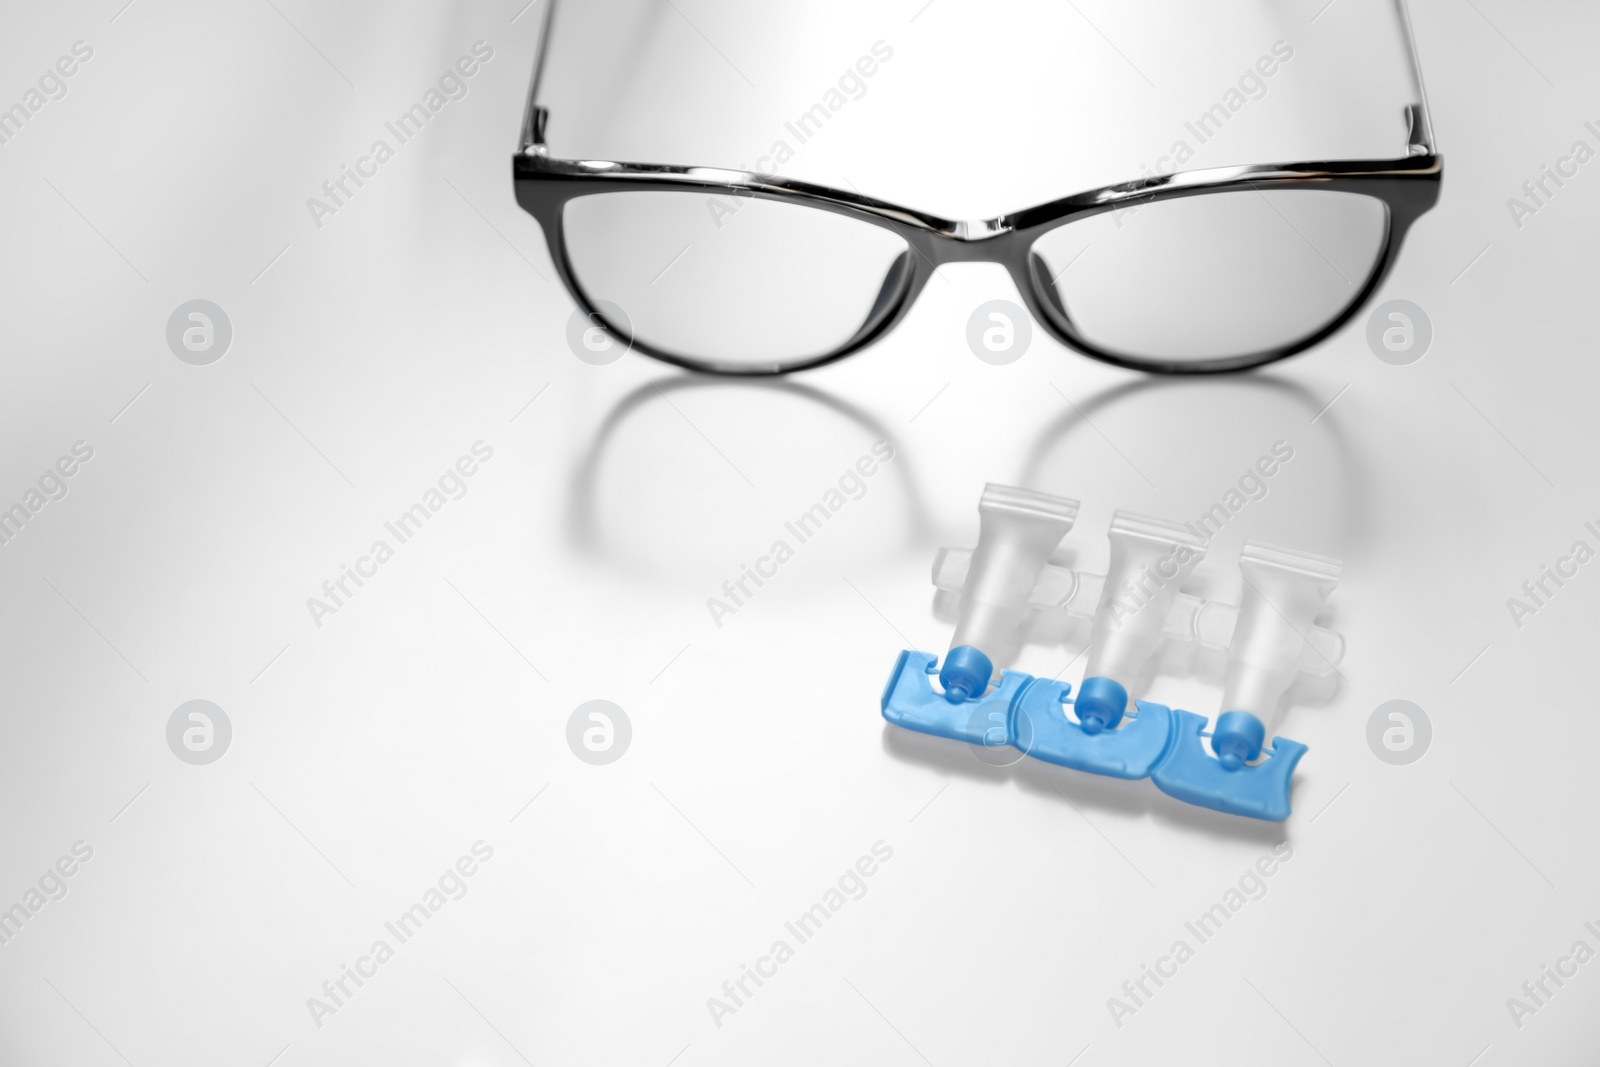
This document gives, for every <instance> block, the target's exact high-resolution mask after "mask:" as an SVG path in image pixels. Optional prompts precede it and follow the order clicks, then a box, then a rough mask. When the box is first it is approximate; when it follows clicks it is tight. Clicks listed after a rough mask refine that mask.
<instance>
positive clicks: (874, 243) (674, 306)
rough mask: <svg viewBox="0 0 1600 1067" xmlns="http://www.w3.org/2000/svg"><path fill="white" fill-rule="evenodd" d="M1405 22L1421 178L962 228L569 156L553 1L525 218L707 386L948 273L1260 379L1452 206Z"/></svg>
mask: <svg viewBox="0 0 1600 1067" xmlns="http://www.w3.org/2000/svg"><path fill="white" fill-rule="evenodd" d="M1395 7H1396V9H1397V14H1398V16H1399V23H1400V30H1401V33H1402V34H1403V36H1404V38H1405V44H1406V52H1407V55H1408V58H1409V61H1410V64H1411V73H1412V82H1413V85H1414V87H1415V89H1416V99H1417V102H1416V103H1413V104H1410V105H1408V106H1407V107H1406V109H1405V117H1406V120H1407V125H1408V127H1409V136H1408V139H1407V151H1406V154H1405V155H1404V156H1403V157H1400V158H1396V159H1380V160H1338V161H1331V162H1309V163H1276V164H1266V165H1254V166H1235V167H1215V168H1208V169H1203V170H1188V171H1177V172H1175V173H1170V174H1161V175H1147V176H1145V177H1143V178H1140V179H1138V180H1136V181H1131V182H1124V183H1122V184H1120V185H1111V186H1106V187H1103V188H1099V189H1091V190H1089V191H1088V192H1082V193H1077V194H1075V195H1072V196H1068V197H1065V198H1063V199H1060V200H1055V201H1052V202H1050V203H1047V204H1041V205H1039V206H1037V207H1031V208H1026V209H1024V210H1022V211H1018V212H1015V213H1013V214H1009V215H1002V216H1000V217H998V218H993V219H984V220H981V221H966V222H961V221H952V220H949V219H942V218H938V217H936V216H933V215H928V214H924V213H923V212H920V211H914V210H912V209H910V208H904V207H899V206H897V205H894V204H890V203H886V202H884V201H882V200H875V199H873V198H871V197H867V196H862V195H859V194H857V193H853V192H844V191H841V190H838V189H831V188H828V187H826V186H821V185H814V184H811V183H809V182H802V181H794V180H791V179H788V178H781V177H777V176H774V175H771V174H759V173H753V172H748V171H740V170H724V169H718V168H713V167H680V166H667V165H661V164H644V163H615V162H606V161H598V160H574V159H557V158H554V157H552V156H551V155H550V153H549V149H548V147H547V145H546V142H545V128H546V125H547V123H548V120H549V112H548V111H547V110H546V109H545V108H543V107H540V106H539V105H538V95H539V75H540V72H541V70H542V68H543V65H544V55H545V51H546V49H547V47H548V43H549V39H550V31H551V27H552V23H553V13H554V9H555V0H549V3H548V4H547V5H546V8H545V27H544V30H543V33H542V36H541V40H540V45H539V48H540V52H539V57H538V59H537V61H536V65H535V69H534V76H533V87H532V89H531V90H530V94H529V101H528V110H527V115H526V118H525V120H524V123H523V133H522V141H521V146H520V148H519V150H518V152H517V154H516V156H515V157H514V158H513V176H514V179H515V185H516V194H517V202H518V203H519V204H521V205H522V207H523V209H524V210H526V211H527V212H528V213H529V214H531V215H533V217H534V218H535V219H537V220H538V222H539V225H540V227H541V229H543V231H544V235H545V240H546V241H547V243H548V244H549V247H550V251H551V257H552V259H553V260H554V262H555V265H556V270H557V271H558V272H559V274H560V275H561V280H562V281H563V282H564V283H565V285H566V287H567V289H568V291H569V292H570V293H571V294H572V298H573V300H575V301H576V302H577V304H578V306H579V307H580V308H581V309H582V310H583V311H584V312H585V313H586V314H587V315H588V316H589V317H590V319H591V320H592V321H593V322H594V323H596V324H597V325H600V326H603V327H604V328H605V329H606V330H607V331H608V332H609V333H610V334H611V335H612V336H614V337H615V338H616V339H617V340H618V341H620V342H623V343H626V344H628V345H629V346H631V347H632V348H634V349H637V350H638V351H640V352H642V353H644V354H645V355H648V356H652V357H654V358H656V359H659V360H662V361H664V362H667V363H672V364H675V365H677V366H680V367H687V368H689V369H691V370H696V371H704V372H707V373H712V374H728V375H770V374H785V373H789V372H792V371H799V370H806V369H809V368H811V367H819V366H822V365H823V364H826V363H832V362H833V361H835V360H838V359H843V358H844V357H845V356H848V355H851V354H852V353H854V352H857V351H859V350H860V349H862V348H864V347H865V346H867V345H869V344H871V343H872V342H874V341H876V340H877V339H879V338H880V337H882V336H883V335H884V334H886V333H888V332H889V331H890V330H891V329H893V328H894V327H895V326H896V325H898V324H899V323H900V321H901V320H902V319H904V318H905V317H906V314H907V313H908V312H909V311H910V309H911V306H912V304H913V303H914V302H915V301H916V298H917V296H918V294H919V293H921V291H922V288H923V286H925V285H926V284H927V283H928V280H929V279H930V278H931V277H932V276H933V272H934V271H935V270H936V269H937V268H938V267H939V266H941V265H943V264H946V263H970V262H986V263H998V264H1000V265H1002V266H1004V267H1005V268H1006V270H1008V271H1009V272H1010V274H1011V277H1012V279H1013V280H1014V281H1015V283H1016V286H1017V291H1018V292H1019V293H1021V294H1022V298H1023V301H1024V303H1025V304H1026V305H1027V308H1028V311H1029V312H1030V313H1031V314H1032V315H1033V317H1034V319H1035V320H1037V321H1038V322H1039V323H1040V324H1042V325H1043V326H1044V328H1045V329H1047V330H1048V331H1049V332H1050V333H1051V334H1052V335H1053V336H1055V337H1056V338H1057V339H1058V340H1060V341H1061V342H1062V343H1063V344H1065V345H1067V346H1069V347H1071V348H1073V349H1076V350H1077V351H1079V352H1082V353H1083V354H1084V355H1087V356H1092V357H1093V358H1095V359H1099V360H1104V361H1105V362H1107V363H1113V364H1116V365H1117V366H1121V367H1131V368H1134V369H1137V370H1143V371H1149V372H1154V373H1161V374H1206V373H1217V372H1223V371H1239V370H1245V369H1248V368H1251V367H1257V366H1261V365H1262V364H1265V363H1271V362H1273V361H1275V360H1279V359H1284V358H1287V357H1289V356H1292V355H1294V354H1296V353H1298V352H1301V351H1304V350H1305V349H1307V348H1309V347H1311V346H1312V345H1315V344H1317V343H1318V342H1320V341H1322V340H1323V339H1324V338H1326V337H1328V336H1329V335H1331V334H1332V333H1334V332H1335V331H1336V330H1338V329H1339V328H1340V327H1341V326H1343V325H1344V324H1345V323H1346V322H1347V321H1349V319H1350V318H1351V317H1352V316H1353V315H1355V313H1356V312H1357V311H1358V310H1359V309H1360V308H1361V307H1362V305H1363V304H1365V303H1366V302H1367V301H1368V299H1370V298H1371V296H1372V295H1373V293H1375V292H1376V291H1377V289H1378V287H1379V285H1380V284H1381V283H1382V282H1383V280H1384V278H1385V276H1387V274H1388V272H1389V270H1390V268H1391V267H1392V266H1393V264H1394V261H1395V259H1396V257H1397V256H1398V255H1399V251H1400V248H1401V245H1402V244H1403V243H1404V241H1405V236H1406V233H1407V232H1408V231H1409V230H1410V228H1411V224H1412V223H1414V222H1415V221H1416V220H1417V219H1418V218H1420V217H1421V216H1422V215H1423V214H1425V213H1426V212H1427V211H1429V210H1430V209H1431V208H1432V207H1433V206H1434V204H1435V203H1437V202H1438V199H1439V183H1440V179H1441V176H1442V175H1443V172H1444V160H1443V158H1442V157H1441V156H1440V155H1438V154H1437V152H1436V150H1435V147H1434V141H1433V132H1432V125H1431V123H1430V122H1429V118H1428V108H1427V96H1426V93H1425V92H1424V91H1423V88H1422V76H1421V68H1420V65H1419V63H1418V60H1417V54H1416V44H1415V38H1414V35H1413V34H1412V31H1411V22H1410V17H1409V13H1408V12H1407V10H1406V7H1405V0H1395ZM1130 215H1131V216H1132V217H1130ZM1113 233H1114V234H1115V237H1116V240H1100V238H1105V237H1109V236H1111V235H1112V234H1113ZM1091 245H1094V250H1093V253H1092V255H1093V259H1092V260H1089V259H1086V260H1085V263H1084V264H1083V265H1082V266H1081V267H1080V268H1079V269H1077V270H1074V269H1073V268H1074V265H1075V264H1076V263H1077V259H1078V257H1079V256H1080V255H1088V254H1089V253H1088V251H1087V250H1088V249H1089V247H1090V246H1091Z"/></svg>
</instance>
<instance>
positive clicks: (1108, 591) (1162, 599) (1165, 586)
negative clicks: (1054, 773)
mask: <svg viewBox="0 0 1600 1067" xmlns="http://www.w3.org/2000/svg"><path fill="white" fill-rule="evenodd" d="M1107 536H1108V537H1109V538H1110V541H1111V566H1110V572H1109V573H1108V574H1107V575H1106V577H1105V581H1104V582H1103V583H1102V585H1101V590H1100V599H1099V603H1098V604H1097V605H1096V607H1095V612H1094V621H1093V624H1092V626H1091V629H1090V633H1089V664H1088V667H1087V668H1086V669H1085V670H1084V675H1083V684H1082V685H1080V686H1079V687H1078V696H1077V699H1076V700H1075V701H1074V702H1073V705H1074V711H1075V712H1076V714H1077V717H1078V721H1079V722H1080V723H1081V724H1082V725H1083V728H1084V729H1085V730H1086V731H1088V732H1089V733H1091V734H1092V733H1098V732H1099V731H1101V730H1111V729H1115V728H1116V726H1117V724H1118V723H1119V722H1120V721H1121V720H1122V716H1123V714H1124V712H1126V711H1127V709H1128V689H1129V688H1130V687H1132V686H1133V685H1135V684H1136V683H1137V682H1138V680H1139V675H1140V674H1141V673H1142V672H1143V670H1144V666H1145V664H1146V663H1148V662H1149V660H1150V657H1151V656H1152V655H1154V654H1155V651H1156V649H1157V648H1158V647H1159V646H1160V644H1161V639H1162V635H1163V633H1164V632H1165V629H1166V622H1167V615H1168V614H1169V613H1170V612H1171V611H1172V605H1173V603H1174V601H1176V599H1177V597H1178V587H1179V586H1180V585H1182V584H1183V581H1184V579H1186V578H1187V577H1188V576H1189V572H1190V571H1192V570H1194V567H1195V564H1197V563H1199V562H1200V560H1201V558H1202V557H1204V555H1205V545H1204V544H1203V543H1202V542H1201V541H1200V539H1199V538H1198V537H1196V536H1195V535H1194V534H1193V533H1191V532H1189V530H1187V529H1186V528H1184V527H1183V526H1182V525H1181V524H1179V523H1175V522H1168V521H1166V520H1164V519H1154V518H1150V517H1148V516H1144V515H1135V514H1132V513H1130V512H1126V511H1119V512H1117V513H1116V514H1115V515H1113V516H1112V518H1111V530H1110V532H1109V534H1108V535H1107Z"/></svg>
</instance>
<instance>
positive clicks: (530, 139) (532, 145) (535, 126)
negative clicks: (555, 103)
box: [522, 107, 550, 156]
mask: <svg viewBox="0 0 1600 1067" xmlns="http://www.w3.org/2000/svg"><path fill="white" fill-rule="evenodd" d="M549 121H550V109H549V108H543V107H531V108H529V109H528V119H527V122H526V124H525V125H524V126H523V129H522V152H523V154H524V155H534V156H543V155H548V154H549V150H548V149H547V148H546V147H545V140H544V130H545V125H546V124H547V123H548V122H549Z"/></svg>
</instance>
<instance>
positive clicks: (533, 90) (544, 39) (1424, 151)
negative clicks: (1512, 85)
mask: <svg viewBox="0 0 1600 1067" xmlns="http://www.w3.org/2000/svg"><path fill="white" fill-rule="evenodd" d="M556 3H557V0H544V17H543V19H542V25H541V26H540V28H539V51H538V54H537V56H535V58H534V61H533V84H532V85H530V86H529V87H528V107H527V110H526V111H525V112H524V114H523V117H522V143H521V144H520V145H519V146H518V151H519V152H521V153H523V154H530V153H531V154H533V155H544V154H545V152H546V148H545V139H544V133H545V123H546V122H547V121H548V120H549V118H550V112H549V111H547V110H546V109H544V108H542V107H540V106H539V78H540V76H541V75H542V74H543V73H544V61H545V57H546V56H547V55H548V54H549V51H550V33H551V30H552V29H553V28H554V26H555V13H556ZM1394 6H1395V14H1396V15H1397V16H1398V17H1399V20H1400V34H1401V36H1402V37H1404V38H1405V45H1406V60H1407V61H1408V62H1409V63H1410V64H1411V80H1412V83H1413V87H1414V88H1415V89H1416V92H1417V100H1416V102H1415V103H1411V104H1407V105H1406V109H1405V115H1406V127H1407V133H1406V137H1407V149H1408V150H1409V152H1410V154H1411V155H1414V156H1426V155H1434V154H1435V153H1436V152H1437V151H1438V146H1437V144H1436V143H1435V142H1434V139H1433V120H1432V119H1431V118H1430V117H1429V114H1428V90H1427V88H1426V86H1424V85H1423V82H1422V58H1421V56H1420V55H1419V54H1418V52H1417V37H1416V34H1415V32H1413V30H1412V28H1411V10H1410V8H1409V7H1408V5H1407V4H1406V0H1394Z"/></svg>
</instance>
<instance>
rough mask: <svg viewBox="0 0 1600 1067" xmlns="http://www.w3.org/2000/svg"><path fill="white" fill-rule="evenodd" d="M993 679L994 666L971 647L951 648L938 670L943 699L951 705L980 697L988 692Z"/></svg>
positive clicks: (987, 658) (986, 657)
mask: <svg viewBox="0 0 1600 1067" xmlns="http://www.w3.org/2000/svg"><path fill="white" fill-rule="evenodd" d="M993 677H994V664H993V663H991V662H990V661H989V657H988V656H985V655H984V654H983V653H982V652H979V651H978V650H977V649H975V648H973V647H972V646H971V645H962V646H961V647H960V648H952V649H951V650H950V652H949V654H947V655H946V656H945V657H944V666H943V667H942V668H940V670H939V684H940V685H941V686H943V687H944V697H945V699H946V700H948V701H950V703H952V704H960V703H962V702H964V701H967V700H971V699H973V698H974V697H981V696H982V695H983V694H984V693H986V692H988V690H989V680H990V679H991V678H993Z"/></svg>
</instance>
